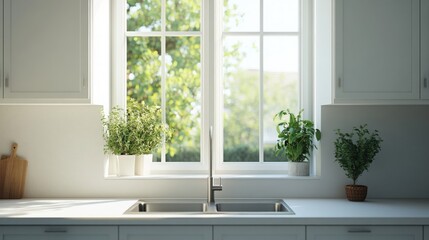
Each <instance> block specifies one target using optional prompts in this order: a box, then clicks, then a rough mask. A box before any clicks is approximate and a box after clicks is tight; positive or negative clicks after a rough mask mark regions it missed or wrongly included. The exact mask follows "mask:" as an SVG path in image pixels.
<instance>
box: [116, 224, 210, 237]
mask: <svg viewBox="0 0 429 240" xmlns="http://www.w3.org/2000/svg"><path fill="white" fill-rule="evenodd" d="M119 240H212V227H211V226H121V227H119Z"/></svg>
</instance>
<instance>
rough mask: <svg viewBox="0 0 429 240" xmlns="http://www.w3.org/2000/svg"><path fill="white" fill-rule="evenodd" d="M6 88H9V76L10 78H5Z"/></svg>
mask: <svg viewBox="0 0 429 240" xmlns="http://www.w3.org/2000/svg"><path fill="white" fill-rule="evenodd" d="M4 86H5V87H6V88H8V87H9V76H8V75H6V77H5V78H4Z"/></svg>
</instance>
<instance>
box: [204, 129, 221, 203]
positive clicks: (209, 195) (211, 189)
mask: <svg viewBox="0 0 429 240" xmlns="http://www.w3.org/2000/svg"><path fill="white" fill-rule="evenodd" d="M209 145H210V146H209V148H210V157H209V160H210V162H209V177H208V181H207V182H208V188H207V201H208V203H209V204H214V202H215V195H214V193H215V191H222V179H220V181H221V182H220V183H219V185H214V181H213V151H212V147H213V126H211V127H210V141H209Z"/></svg>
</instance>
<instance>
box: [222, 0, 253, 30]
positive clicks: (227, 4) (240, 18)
mask: <svg viewBox="0 0 429 240" xmlns="http://www.w3.org/2000/svg"><path fill="white" fill-rule="evenodd" d="M259 12H260V8H259V0H227V1H224V18H223V19H224V31H225V32H259V30H260V29H259V28H260V24H259V22H260V19H259V18H260V17H259V16H260V14H259Z"/></svg>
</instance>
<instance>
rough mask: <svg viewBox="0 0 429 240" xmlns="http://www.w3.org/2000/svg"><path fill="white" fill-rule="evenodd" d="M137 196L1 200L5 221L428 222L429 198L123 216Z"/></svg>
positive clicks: (1, 217)
mask: <svg viewBox="0 0 429 240" xmlns="http://www.w3.org/2000/svg"><path fill="white" fill-rule="evenodd" d="M136 201H137V199H20V200H0V225H178V224H180V225H248V224H255V225H429V199H422V200H412V199H402V200H392V199H369V200H367V201H365V202H349V201H347V200H345V199H285V202H286V203H287V204H288V205H289V206H290V207H291V208H292V210H293V211H294V212H295V214H294V215H284V214H265V215H264V214H257V215H252V214H231V213H183V214H176V213H171V214H169V213H158V214H156V213H145V214H124V212H125V211H126V210H127V209H128V208H129V207H130V206H131V205H133V204H134V203H135V202H136Z"/></svg>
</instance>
